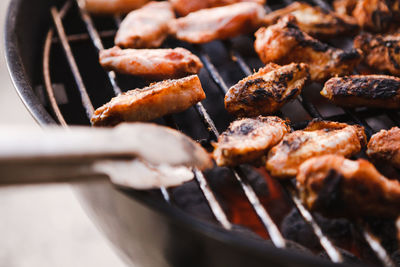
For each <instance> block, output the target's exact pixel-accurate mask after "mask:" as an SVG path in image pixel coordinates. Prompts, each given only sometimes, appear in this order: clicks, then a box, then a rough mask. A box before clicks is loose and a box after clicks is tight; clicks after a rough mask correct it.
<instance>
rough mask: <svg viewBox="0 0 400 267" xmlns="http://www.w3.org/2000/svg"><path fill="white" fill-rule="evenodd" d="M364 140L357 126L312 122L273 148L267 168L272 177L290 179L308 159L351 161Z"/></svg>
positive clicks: (363, 143)
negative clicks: (330, 156)
mask: <svg viewBox="0 0 400 267" xmlns="http://www.w3.org/2000/svg"><path fill="white" fill-rule="evenodd" d="M366 139H367V137H366V136H365V133H364V128H363V127H361V126H359V125H349V124H346V123H339V122H329V121H313V122H311V123H310V124H309V125H308V126H307V128H305V129H304V130H300V131H295V132H293V133H290V134H288V135H286V136H285V137H284V138H283V139H282V141H281V142H280V143H279V144H278V145H277V146H275V147H273V148H272V149H271V150H270V152H269V154H268V159H267V164H266V168H267V170H268V171H269V172H270V173H271V175H272V176H274V177H277V178H291V177H293V176H296V174H297V171H298V168H299V166H300V165H301V164H302V163H303V162H304V161H306V160H307V159H309V158H312V157H316V156H321V155H326V154H336V155H342V156H345V157H351V156H353V155H355V154H357V153H358V152H360V150H361V148H362V147H363V146H364V145H365V144H366Z"/></svg>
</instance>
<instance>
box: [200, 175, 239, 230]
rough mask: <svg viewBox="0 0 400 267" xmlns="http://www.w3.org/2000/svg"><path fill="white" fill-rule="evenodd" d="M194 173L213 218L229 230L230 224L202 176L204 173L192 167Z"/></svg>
mask: <svg viewBox="0 0 400 267" xmlns="http://www.w3.org/2000/svg"><path fill="white" fill-rule="evenodd" d="M194 174H195V178H196V180H197V182H198V183H199V186H200V188H201V190H202V191H203V194H204V196H205V198H206V199H207V201H208V204H209V205H210V208H211V210H212V212H213V213H214V216H215V218H216V219H217V220H218V221H219V222H220V223H221V225H222V226H223V227H224V228H225V229H227V230H231V229H232V224H231V223H230V222H229V220H228V218H227V216H226V214H225V212H224V210H223V209H222V207H221V205H220V204H219V202H218V200H217V199H216V197H215V195H214V194H213V192H212V190H211V188H210V185H209V184H208V182H207V180H206V178H205V177H204V174H203V173H202V172H201V171H199V170H198V169H194Z"/></svg>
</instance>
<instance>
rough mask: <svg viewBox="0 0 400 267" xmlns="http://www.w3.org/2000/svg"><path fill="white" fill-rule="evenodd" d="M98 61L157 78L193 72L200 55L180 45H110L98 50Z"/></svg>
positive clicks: (133, 73)
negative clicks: (133, 46)
mask: <svg viewBox="0 0 400 267" xmlns="http://www.w3.org/2000/svg"><path fill="white" fill-rule="evenodd" d="M100 64H101V65H102V66H103V67H104V68H105V69H107V70H115V71H117V72H119V73H124V74H131V75H137V76H141V77H144V78H147V79H152V80H157V79H160V80H161V79H166V78H181V77H184V76H186V75H188V74H196V73H198V72H199V71H200V69H201V68H202V67H203V64H202V63H201V61H200V59H199V58H198V57H197V56H195V55H193V54H192V53H191V52H190V51H189V50H186V49H184V48H180V47H178V48H174V49H124V50H122V49H121V48H119V47H113V48H111V49H107V50H103V51H101V52H100Z"/></svg>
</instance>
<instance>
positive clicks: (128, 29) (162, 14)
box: [115, 2, 175, 48]
mask: <svg viewBox="0 0 400 267" xmlns="http://www.w3.org/2000/svg"><path fill="white" fill-rule="evenodd" d="M174 18H175V14H174V11H173V10H172V6H171V4H170V3H168V2H150V3H148V4H147V5H145V6H143V7H142V8H140V9H137V10H134V11H132V12H131V13H129V14H128V15H127V16H126V18H125V19H124V20H123V21H122V23H121V26H120V28H119V30H118V32H117V35H116V36H115V44H116V45H118V46H120V47H130V48H150V47H159V46H160V45H161V44H162V42H163V41H164V40H165V38H167V36H168V31H169V27H168V24H169V22H170V21H171V20H173V19H174Z"/></svg>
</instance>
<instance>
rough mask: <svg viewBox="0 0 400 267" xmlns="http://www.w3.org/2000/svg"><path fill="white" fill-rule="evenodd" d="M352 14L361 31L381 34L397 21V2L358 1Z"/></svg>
mask: <svg viewBox="0 0 400 267" xmlns="http://www.w3.org/2000/svg"><path fill="white" fill-rule="evenodd" d="M352 14H353V17H354V18H355V19H356V20H357V22H358V25H360V27H362V28H363V29H366V30H369V31H375V32H381V31H383V30H385V29H387V28H388V27H389V26H391V24H392V23H394V22H395V21H396V20H398V16H399V1H398V0H360V1H358V2H357V5H356V6H355V8H354V10H353V13H352Z"/></svg>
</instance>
